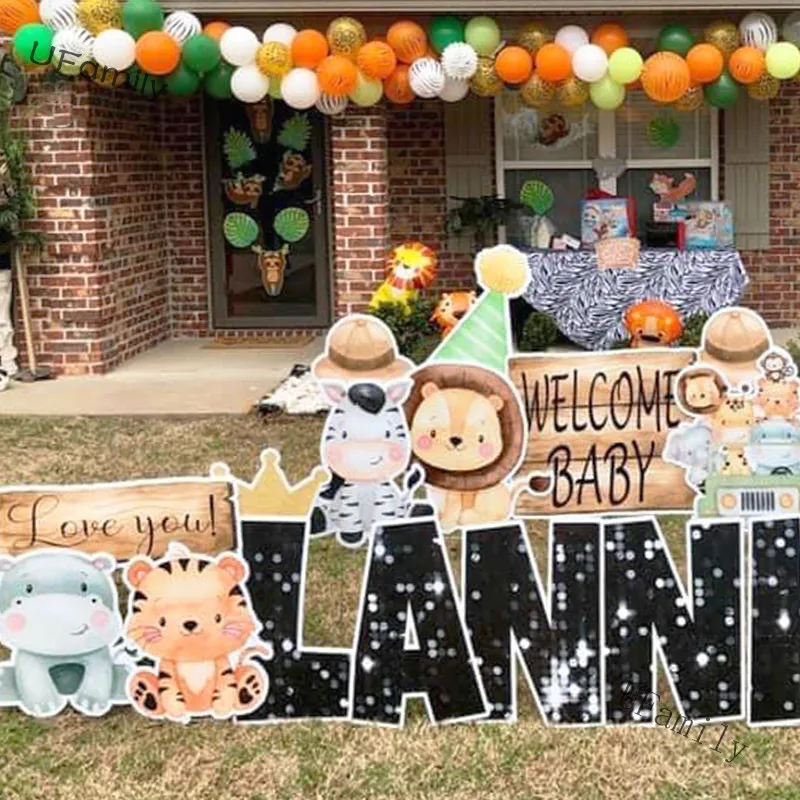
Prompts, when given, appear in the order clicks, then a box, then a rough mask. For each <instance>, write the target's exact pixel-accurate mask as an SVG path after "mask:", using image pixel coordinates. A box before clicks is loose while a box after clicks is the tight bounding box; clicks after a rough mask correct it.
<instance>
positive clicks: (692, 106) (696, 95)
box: [673, 86, 703, 113]
mask: <svg viewBox="0 0 800 800" xmlns="http://www.w3.org/2000/svg"><path fill="white" fill-rule="evenodd" d="M702 105H703V89H702V87H700V86H690V87H689V88H688V89H687V90H686V92H685V94H684V95H683V97H681V98H680V99H678V100H676V101H675V103H674V105H673V108H675V110H676V111H682V112H684V113H690V112H692V111H697V109H698V108H700V106H702Z"/></svg>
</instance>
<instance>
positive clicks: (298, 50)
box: [265, 28, 328, 69]
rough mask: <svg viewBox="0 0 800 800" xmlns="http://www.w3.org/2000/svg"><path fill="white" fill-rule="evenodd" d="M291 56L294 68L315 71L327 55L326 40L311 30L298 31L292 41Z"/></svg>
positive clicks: (317, 32)
mask: <svg viewBox="0 0 800 800" xmlns="http://www.w3.org/2000/svg"><path fill="white" fill-rule="evenodd" d="M265 35H266V34H265ZM291 54H292V63H293V64H294V65H295V66H296V67H304V68H305V69H316V67H317V65H318V64H319V62H320V61H322V59H323V58H325V56H327V55H328V40H327V39H326V38H325V37H324V36H323V35H322V34H321V33H320V32H319V31H315V30H314V29H313V28H308V29H306V30H303V31H300V32H299V33H298V34H297V35H296V36H295V37H294V39H292V46H291Z"/></svg>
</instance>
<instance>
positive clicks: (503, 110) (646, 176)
mask: <svg viewBox="0 0 800 800" xmlns="http://www.w3.org/2000/svg"><path fill="white" fill-rule="evenodd" d="M496 113H497V137H496V138H497V143H498V159H497V172H498V174H497V181H498V186H499V187H500V194H502V195H504V196H505V197H509V198H517V197H519V191H520V188H521V187H522V185H523V184H524V183H525V181H527V180H531V179H540V180H542V181H544V182H545V183H547V184H548V185H549V186H550V188H551V189H552V190H553V193H554V194H555V204H554V206H553V209H552V210H551V211H550V212H549V213H548V215H547V216H548V217H549V218H550V220H551V221H552V222H553V224H554V225H555V227H556V229H557V230H558V231H559V232H560V233H569V234H572V235H573V236H576V237H580V202H581V199H582V198H583V197H584V195H585V193H586V191H587V190H588V189H592V188H600V189H603V190H604V191H607V192H610V193H611V194H616V195H620V196H624V197H633V198H634V200H635V201H636V209H637V216H638V226H639V231H640V233H641V232H643V231H644V226H645V224H646V223H647V221H648V220H650V219H652V205H653V203H654V202H655V201H656V199H657V198H656V195H655V194H654V193H653V192H652V191H651V190H650V186H649V184H650V180H651V178H652V176H653V173H655V172H660V173H663V174H665V175H669V176H670V177H672V178H674V179H675V183H676V184H677V183H680V181H681V180H682V179H683V178H684V175H685V173H686V172H691V173H692V174H693V175H694V176H695V179H696V181H697V188H696V190H695V192H694V193H693V194H692V198H693V199H696V200H716V199H717V186H718V178H717V171H718V166H717V138H718V137H717V113H716V111H714V110H713V109H709V108H708V107H701V108H700V109H698V110H697V111H695V112H693V113H678V112H670V111H661V110H659V108H658V107H657V106H656V105H655V104H654V103H653V102H652V101H651V100H650V99H649V98H647V97H646V96H644V95H643V94H642V93H641V92H633V93H630V94H629V95H628V98H627V99H626V102H625V104H624V105H623V106H622V107H621V108H619V109H617V111H598V110H597V109H596V108H594V107H593V106H591V105H590V104H587V105H586V106H585V107H584V108H581V109H564V108H557V109H554V110H553V111H538V110H536V109H531V108H526V107H525V106H524V105H522V104H521V103H520V101H519V98H518V97H511V98H504V100H503V102H502V104H500V103H498V104H497V112H496ZM660 115H665V116H667V115H668V116H670V117H671V118H673V119H674V120H675V121H676V122H678V124H679V125H680V138H679V139H678V142H677V143H676V144H675V145H674V146H673V147H669V148H664V147H660V146H659V145H658V144H654V143H653V142H652V141H651V139H650V136H649V135H648V124H649V123H650V121H651V120H652V119H654V118H655V117H658V116H660ZM599 156H602V157H608V158H618V159H620V160H621V161H622V162H623V163H624V166H625V171H624V172H622V174H620V175H618V176H613V175H607V174H606V175H603V176H602V179H601V178H598V175H597V173H596V172H595V170H594V164H593V161H594V159H596V158H598V157H599ZM531 221H532V218H530V217H528V218H526V217H522V218H520V219H519V220H516V221H515V222H514V223H513V224H510V225H509V227H508V229H507V230H506V239H507V241H509V242H511V243H512V244H516V245H519V246H530V245H531V234H530V230H531V226H530V223H531Z"/></svg>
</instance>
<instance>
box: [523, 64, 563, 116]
mask: <svg viewBox="0 0 800 800" xmlns="http://www.w3.org/2000/svg"><path fill="white" fill-rule="evenodd" d="M519 96H520V100H522V102H523V103H524V104H525V105H526V106H529V107H530V108H544V107H545V106H546V105H548V104H549V103H552V102H553V100H554V98H555V96H556V87H555V84H552V83H550V81H546V80H544V78H542V76H541V75H539V73H538V72H534V73H533V75H531V77H530V78H528V80H527V81H525V83H523V84H522V86H520V87H519Z"/></svg>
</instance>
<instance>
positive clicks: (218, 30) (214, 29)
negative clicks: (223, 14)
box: [203, 21, 231, 42]
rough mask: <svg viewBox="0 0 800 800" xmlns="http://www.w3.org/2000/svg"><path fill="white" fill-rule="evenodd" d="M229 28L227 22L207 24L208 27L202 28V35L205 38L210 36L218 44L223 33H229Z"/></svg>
mask: <svg viewBox="0 0 800 800" xmlns="http://www.w3.org/2000/svg"><path fill="white" fill-rule="evenodd" d="M230 29H231V26H230V25H228V23H227V22H220V21H217V22H209V23H208V25H206V26H205V28H203V33H204V34H205V35H206V36H210V37H211V38H212V39H214V41H216V42H220V41H221V40H222V37H223V35H224V33H225V31H229V30H230Z"/></svg>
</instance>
